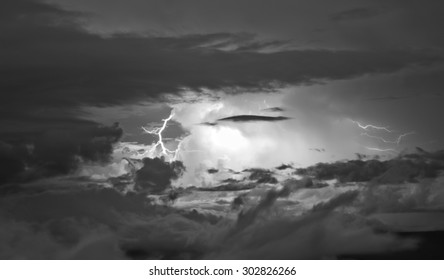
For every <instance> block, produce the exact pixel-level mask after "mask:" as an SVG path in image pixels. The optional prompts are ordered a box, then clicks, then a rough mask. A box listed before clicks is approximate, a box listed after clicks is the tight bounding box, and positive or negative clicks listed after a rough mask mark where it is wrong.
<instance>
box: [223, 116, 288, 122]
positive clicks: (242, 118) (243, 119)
mask: <svg viewBox="0 0 444 280" xmlns="http://www.w3.org/2000/svg"><path fill="white" fill-rule="evenodd" d="M288 119H290V118H288V117H285V116H278V117H271V116H259V115H238V116H231V117H226V118H222V119H218V120H217V121H231V122H277V121H285V120H288Z"/></svg>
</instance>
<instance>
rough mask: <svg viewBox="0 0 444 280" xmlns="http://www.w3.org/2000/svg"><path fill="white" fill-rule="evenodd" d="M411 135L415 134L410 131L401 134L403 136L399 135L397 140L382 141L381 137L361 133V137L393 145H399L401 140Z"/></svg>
mask: <svg viewBox="0 0 444 280" xmlns="http://www.w3.org/2000/svg"><path fill="white" fill-rule="evenodd" d="M412 134H415V132H414V131H410V132H407V133H403V134H401V135H399V136H398V138H396V140H386V139H384V138H382V137H379V136H375V135H371V134H368V133H361V135H362V136H367V137H370V138H374V139H378V140H380V141H382V142H384V143H386V144H395V145H399V144H400V143H401V140H402V138H404V137H406V136H409V135H412Z"/></svg>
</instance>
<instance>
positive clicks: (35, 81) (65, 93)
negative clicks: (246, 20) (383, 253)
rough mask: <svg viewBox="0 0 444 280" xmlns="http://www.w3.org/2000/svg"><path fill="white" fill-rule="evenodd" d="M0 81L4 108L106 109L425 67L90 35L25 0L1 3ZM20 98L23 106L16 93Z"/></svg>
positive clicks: (398, 58) (386, 54)
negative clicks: (183, 93) (202, 91)
mask: <svg viewBox="0 0 444 280" xmlns="http://www.w3.org/2000/svg"><path fill="white" fill-rule="evenodd" d="M2 11H3V13H5V14H7V15H8V16H6V17H3V19H2V22H3V24H2V27H1V28H2V33H1V34H2V35H1V37H0V40H1V41H2V42H3V44H2V64H3V69H4V70H3V72H2V78H1V81H0V89H1V90H2V92H3V93H4V94H2V98H1V103H2V104H3V106H4V109H8V108H9V110H8V111H12V110H13V109H17V108H20V111H26V110H32V109H34V110H35V109H36V108H46V107H52V106H64V107H69V108H71V107H72V106H78V105H81V104H88V105H110V104H121V103H124V102H130V101H134V100H138V99H141V98H145V99H147V98H158V97H159V96H160V95H161V94H163V93H176V92H178V91H179V90H180V89H181V88H194V89H199V88H204V87H206V88H213V89H216V88H223V87H252V88H258V87H263V86H271V85H272V84H273V83H275V82H278V83H284V84H285V83H290V84H306V83H313V82H316V81H320V80H325V79H344V78H350V77H356V76H360V75H364V74H371V73H373V74H377V73H386V72H393V71H398V70H400V69H402V68H405V67H408V66H411V65H415V64H429V63H432V62H433V61H435V60H436V57H435V56H433V55H429V54H425V53H416V52H411V51H365V52H359V51H331V50H294V51H291V50H290V51H280V52H275V53H257V52H248V51H242V52H237V51H220V50H217V49H215V48H212V46H214V45H216V44H220V43H221V42H231V44H236V42H238V41H242V40H243V37H242V36H240V35H239V34H229V33H220V34H202V35H188V36H182V37H139V36H136V35H133V34H122V35H114V36H111V37H106V38H104V37H100V36H98V35H95V34H91V33H88V32H87V31H85V30H83V29H82V26H81V25H80V24H79V22H80V19H81V18H79V17H78V15H77V14H75V13H70V12H66V11H64V10H61V9H59V8H57V7H55V6H51V5H49V4H44V3H41V2H37V1H31V0H20V1H3V2H2ZM24 96H26V98H27V101H28V102H26V104H23V102H22V100H23V97H24Z"/></svg>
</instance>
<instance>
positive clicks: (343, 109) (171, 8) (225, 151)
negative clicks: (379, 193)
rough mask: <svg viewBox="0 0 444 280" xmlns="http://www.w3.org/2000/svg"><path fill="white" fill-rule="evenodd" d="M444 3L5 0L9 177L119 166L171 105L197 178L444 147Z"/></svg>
mask: <svg viewBox="0 0 444 280" xmlns="http://www.w3.org/2000/svg"><path fill="white" fill-rule="evenodd" d="M443 8H444V4H443V3H442V1H433V0H430V1H414V0H406V1H400V0H388V1H379V0H376V1H367V0H359V1H356V0H354V1H351V0H350V1H348V0H347V1H345V0H340V1H334V2H333V1H326V0H315V1H312V0H311V1H308V0H299V1H290V0H276V1H265V0H259V1H257V0H255V1H249V0H242V1H239V0H236V1H234V0H224V1H219V0H215V1H204V0H190V1H178V0H168V1H160V0H148V1H147V0H143V1H142V0H127V1H117V0H112V1H110V0H107V1H105V0H88V1H86V0H76V1H73V0H51V1H39V0H4V1H2V3H1V4H0V10H1V12H0V14H1V16H0V21H1V22H0V23H1V24H0V42H1V44H0V48H1V52H0V59H1V61H2V68H1V76H0V77H1V78H0V90H1V95H0V114H1V118H0V124H1V125H0V160H1V162H2V164H6V163H8V167H7V168H6V169H3V170H2V172H1V173H2V174H1V176H0V177H1V179H2V180H8V179H9V178H10V177H11V176H13V175H11V174H16V173H20V172H21V171H23V170H28V169H29V168H33V166H39V168H40V167H42V166H43V167H42V168H41V170H40V171H39V172H37V173H44V174H45V175H44V176H46V175H51V174H60V173H67V172H70V171H72V170H73V169H75V168H76V166H78V164H79V163H84V162H99V163H100V162H106V161H107V160H109V158H110V157H111V156H112V153H113V149H114V147H115V145H116V144H118V143H121V142H125V143H127V142H131V143H136V144H137V145H140V146H141V147H143V146H144V145H145V146H149V147H151V146H150V145H152V144H153V142H155V141H157V137H158V136H157V135H151V134H147V133H144V130H143V129H142V127H149V128H155V127H157V126H159V125H161V124H162V120H163V119H166V118H167V117H168V116H170V114H171V113H173V116H172V119H171V121H170V122H169V123H168V126H167V127H166V129H165V131H164V135H163V137H164V141H165V143H166V144H167V147H169V148H170V149H175V148H177V147H178V145H179V143H181V144H180V153H179V155H178V159H180V160H181V161H183V162H184V164H185V166H186V167H187V170H188V171H189V172H188V173H187V175H186V176H185V177H187V176H188V179H186V180H188V181H187V182H192V181H193V180H194V179H193V178H195V177H196V176H197V175H196V174H198V173H199V170H205V169H207V168H212V167H224V168H231V169H242V168H247V167H253V166H254V167H267V168H268V167H272V166H277V165H279V164H282V163H294V164H295V165H300V166H306V165H309V164H314V163H316V162H329V161H336V160H341V159H350V158H354V157H355V156H356V153H359V154H368V155H371V156H379V157H391V156H394V155H396V154H398V153H400V152H403V151H405V150H408V149H414V148H415V147H416V146H419V147H421V148H423V149H426V150H439V149H442V148H443V143H444V141H443V140H444V131H443V130H442V120H443V119H444V111H443V110H442V106H443V105H444V99H443V93H442V88H443V81H444V79H443V77H444V63H443V58H444V56H443V54H444V52H443V47H444V37H443V36H442V31H441V27H442V26H443V24H444V19H443V18H442V11H443ZM245 115H247V117H239V116H245ZM248 116H249V117H248ZM251 116H253V117H251ZM258 116H259V117H258ZM267 117H269V118H267ZM224 118H229V119H226V120H223V119H224ZM368 125H371V126H368ZM10 163H13V164H10ZM29 176H30V175H29ZM33 176H36V175H33Z"/></svg>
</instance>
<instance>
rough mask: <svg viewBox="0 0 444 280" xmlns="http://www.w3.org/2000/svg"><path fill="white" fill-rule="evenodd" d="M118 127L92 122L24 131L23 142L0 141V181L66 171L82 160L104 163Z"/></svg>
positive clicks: (119, 135) (111, 148) (17, 179)
mask: <svg viewBox="0 0 444 280" xmlns="http://www.w3.org/2000/svg"><path fill="white" fill-rule="evenodd" d="M121 136H122V129H121V128H120V127H119V126H118V125H117V124H116V125H114V126H109V127H107V126H98V125H95V124H90V125H89V126H87V125H82V126H80V127H77V128H75V127H69V126H68V127H65V128H58V129H51V130H47V131H45V132H42V133H40V134H36V135H27V137H26V142H16V143H12V144H7V143H1V145H0V163H1V165H0V167H1V169H0V184H1V183H5V182H8V181H27V180H32V179H37V178H41V177H48V176H55V175H63V174H68V173H70V172H71V171H74V170H76V168H77V167H78V166H79V164H81V163H84V162H99V163H106V162H108V161H109V159H110V155H111V153H112V151H113V144H115V143H116V142H117V141H118V140H119V139H120V137H121Z"/></svg>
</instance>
